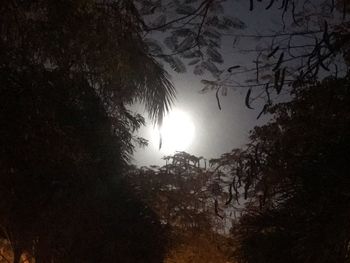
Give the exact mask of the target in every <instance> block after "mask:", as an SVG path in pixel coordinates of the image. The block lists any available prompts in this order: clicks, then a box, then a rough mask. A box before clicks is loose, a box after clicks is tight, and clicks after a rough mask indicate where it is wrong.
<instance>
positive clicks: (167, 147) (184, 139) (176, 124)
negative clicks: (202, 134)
mask: <svg viewBox="0 0 350 263" xmlns="http://www.w3.org/2000/svg"><path fill="white" fill-rule="evenodd" d="M194 133H195V126H194V124H193V121H192V120H191V117H190V116H189V115H188V114H187V113H185V112H184V111H180V110H174V111H171V112H170V113H169V114H168V115H166V116H165V117H164V120H163V124H162V126H161V127H160V129H158V128H153V129H152V139H151V140H152V144H153V145H154V146H155V147H157V149H158V148H159V142H160V138H161V139H162V146H161V149H160V150H161V152H163V153H164V154H173V153H175V152H176V151H185V150H187V149H188V147H189V146H190V145H191V143H192V141H193V138H194Z"/></svg>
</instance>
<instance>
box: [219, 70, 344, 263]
mask: <svg viewBox="0 0 350 263" xmlns="http://www.w3.org/2000/svg"><path fill="white" fill-rule="evenodd" d="M349 83H350V82H349V77H346V78H342V79H335V78H332V77H330V78H326V79H325V80H324V81H322V82H321V83H319V82H316V83H314V84H310V85H307V86H303V87H295V92H294V98H293V100H292V101H290V102H287V103H280V104H277V105H275V106H273V107H271V108H270V109H269V111H270V113H272V114H274V116H275V117H274V120H272V121H271V122H270V123H268V124H266V125H264V126H262V127H257V128H255V129H254V131H253V132H252V134H251V137H250V140H251V143H250V144H249V145H248V146H247V148H245V149H243V150H240V151H238V150H236V151H233V152H232V153H231V154H227V155H224V156H223V157H222V158H221V159H219V160H216V164H217V165H218V170H220V169H221V168H222V169H224V168H226V169H228V170H229V171H230V174H231V175H232V179H233V183H232V184H233V188H234V189H235V190H236V195H235V196H234V197H237V196H238V198H237V199H236V200H237V201H242V199H243V197H244V198H245V199H246V200H247V201H248V202H246V205H245V209H244V210H243V213H242V216H241V218H240V219H239V221H238V223H237V224H236V226H235V227H234V228H233V234H234V237H235V238H236V239H237V247H238V250H237V253H238V254H237V256H238V259H239V261H240V262H348V261H349V240H350V224H349V219H350V206H349V204H350V199H349V196H350V193H349V189H350V188H349V187H350V178H349V172H348V171H349V169H348V166H349V165H348V164H349V161H350V154H349V152H348V149H349V146H350V133H349V128H350V127H349V123H350V119H349V116H350V115H349V112H350V108H349V105H350V100H349V99H350V93H349V92H350V90H349V87H350V86H349ZM232 200H235V198H232Z"/></svg>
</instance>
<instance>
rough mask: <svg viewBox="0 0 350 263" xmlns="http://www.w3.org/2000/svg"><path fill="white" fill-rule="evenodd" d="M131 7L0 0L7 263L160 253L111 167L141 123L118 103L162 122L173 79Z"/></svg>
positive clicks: (158, 257)
mask: <svg viewBox="0 0 350 263" xmlns="http://www.w3.org/2000/svg"><path fill="white" fill-rule="evenodd" d="M130 8H132V6H131V5H130V2H129V1H116V2H100V1H84V2H81V1H74V0H71V1H69V0H67V1H63V2H57V1H32V2H23V1H12V0H11V1H4V2H3V3H1V5H0V17H1V18H0V20H1V22H0V24H1V27H0V32H1V33H0V36H1V37H0V46H1V51H0V58H1V59H0V61H1V63H0V93H1V98H0V100H1V105H2V106H1V111H0V121H1V125H0V126H1V128H0V133H1V139H0V141H1V151H0V170H1V176H0V180H1V186H0V188H1V189H0V195H1V197H0V199H1V201H0V210H1V216H0V226H1V231H0V234H1V238H2V239H4V240H6V242H10V247H11V250H12V251H11V253H12V254H11V253H10V256H11V261H13V262H20V258H21V255H28V256H30V257H32V258H34V259H35V261H36V262H66V261H70V262H82V261H85V262H107V261H122V262H161V261H162V256H163V244H164V242H163V236H162V233H163V228H162V227H161V225H160V224H159V221H158V219H157V216H156V215H155V214H154V213H153V212H152V211H151V210H150V209H149V208H148V207H147V206H146V205H145V204H143V203H142V202H139V201H137V199H136V197H135V196H134V195H133V194H132V192H131V190H130V189H129V188H128V186H127V185H126V184H125V183H124V182H123V180H122V179H121V177H122V173H124V172H125V170H126V168H127V166H126V161H127V160H128V158H129V155H130V154H131V153H132V151H133V144H134V142H135V140H137V138H134V137H133V131H134V130H135V129H137V128H138V127H139V126H140V125H141V124H142V123H143V117H142V116H140V115H133V114H132V113H131V112H130V111H128V110H127V105H129V104H131V103H132V102H134V101H136V100H139V101H141V102H143V103H144V104H145V106H146V109H147V110H148V112H149V114H150V116H151V118H152V119H153V120H154V121H155V122H158V123H160V122H161V121H162V117H163V115H164V113H165V112H166V111H167V110H168V109H169V107H170V104H171V101H172V99H173V98H174V88H173V86H172V84H171V82H170V81H169V79H168V75H167V74H166V72H165V71H164V70H163V69H162V68H161V67H160V65H159V64H158V63H157V62H156V61H155V60H154V59H153V58H152V57H150V56H149V55H148V51H147V47H146V45H145V43H144V41H143V40H142V38H141V37H140V24H139V21H138V19H137V17H136V16H135V15H132V12H131V11H130ZM141 142H143V141H141ZM140 237H141V238H140Z"/></svg>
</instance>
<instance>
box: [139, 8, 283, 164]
mask: <svg viewBox="0 0 350 263" xmlns="http://www.w3.org/2000/svg"><path fill="white" fill-rule="evenodd" d="M256 4H257V6H256V7H255V9H254V10H253V11H249V1H232V2H230V3H228V4H227V5H226V8H225V12H226V13H227V14H228V15H230V16H232V17H237V18H239V19H240V20H242V21H243V22H244V23H245V24H246V26H247V28H246V29H243V30H236V31H234V32H233V33H235V34H245V35H249V34H258V33H260V34H267V33H272V32H275V31H279V30H281V28H282V24H281V23H280V10H278V9H277V7H275V8H271V10H268V11H266V10H265V9H264V7H265V5H266V3H256ZM262 10H264V12H262ZM257 43H258V42H257V41H256V40H255V39H254V38H248V39H246V38H242V39H241V40H240V42H239V44H238V45H239V47H240V48H246V49H249V48H252V49H254V48H255V47H256V45H257ZM222 55H223V57H224V59H225V62H224V64H223V65H221V67H222V68H228V67H230V66H232V65H241V66H244V65H247V66H248V65H250V66H251V64H252V63H253V62H252V61H253V60H254V58H255V57H254V56H252V55H249V54H241V53H239V52H237V48H235V49H234V48H233V47H232V36H227V37H226V38H225V39H224V41H223V47H222ZM169 73H170V74H171V75H172V81H173V83H174V85H175V87H176V90H177V100H176V102H175V105H174V106H173V109H180V110H181V111H184V112H186V113H187V114H188V115H189V116H190V117H191V119H192V120H193V122H194V125H195V129H196V131H195V137H194V139H193V142H192V144H191V145H190V146H189V147H188V148H187V149H186V152H188V153H191V154H194V155H196V156H203V157H204V158H207V159H210V158H216V157H219V156H220V155H221V154H223V153H225V152H228V151H231V150H232V149H233V148H236V147H240V146H242V145H244V144H245V143H246V142H247V139H248V136H249V130H250V129H252V128H253V127H254V126H255V125H258V124H261V123H263V122H264V121H266V120H267V119H268V117H267V116H263V117H262V118H260V119H259V120H257V118H256V117H257V115H258V114H259V111H260V110H261V108H260V107H259V105H255V106H256V107H255V108H256V109H255V110H251V109H248V108H247V107H246V106H245V104H244V98H245V94H246V90H244V89H235V90H234V89H231V90H228V94H227V96H226V97H222V96H221V97H220V103H221V107H222V109H221V110H220V109H219V108H218V106H217V101H216V98H215V92H208V93H205V94H201V93H200V92H199V91H200V90H201V89H202V88H203V85H202V84H201V83H200V80H201V79H202V78H206V77H208V78H209V79H210V76H204V77H203V76H195V75H193V74H191V69H190V68H189V69H188V73H185V74H176V73H174V72H172V71H169ZM245 77H247V76H244V75H242V76H237V78H241V79H242V78H245ZM135 108H136V109H137V111H138V112H140V113H141V114H143V115H144V114H146V113H145V112H144V111H143V110H142V106H137V105H136V106H135ZM151 127H152V124H151V123H150V122H149V121H148V125H147V126H146V127H142V128H141V129H140V131H139V133H138V134H139V135H140V136H142V137H144V138H146V139H149V140H150V139H151V137H152V136H151V134H152V132H151V130H152V128H151ZM164 155H165V154H164V153H163V152H162V151H159V150H158V149H157V146H156V145H152V143H150V145H149V146H148V147H147V148H145V149H138V150H137V151H136V153H135V154H134V161H133V162H134V163H135V164H137V165H139V166H143V165H152V164H156V165H163V164H165V162H164V161H163V160H161V158H162V157H163V156H164Z"/></svg>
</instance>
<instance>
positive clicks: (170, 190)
mask: <svg viewBox="0 0 350 263" xmlns="http://www.w3.org/2000/svg"><path fill="white" fill-rule="evenodd" d="M164 159H165V160H166V165H164V166H162V167H157V166H151V167H142V168H140V169H134V170H130V171H129V173H128V179H129V182H130V184H132V185H133V188H134V189H135V191H136V192H137V193H138V196H139V197H140V199H141V200H143V201H144V202H146V203H147V204H148V205H149V206H150V207H151V208H152V209H153V210H154V211H155V213H156V214H157V215H158V216H159V218H160V220H161V222H162V223H163V224H164V225H166V226H167V228H168V233H167V234H168V235H167V236H168V240H169V241H168V246H167V252H166V255H167V256H166V258H165V262H167V263H171V262H213V260H214V259H215V262H227V261H228V260H229V259H230V256H231V254H232V247H231V246H230V243H229V242H230V239H229V238H228V237H227V236H225V235H223V232H224V230H225V227H226V226H225V222H224V221H223V220H222V219H221V218H218V217H217V215H216V214H215V208H214V206H215V204H216V202H217V201H215V200H216V198H217V195H215V194H213V191H212V188H213V185H215V183H216V182H215V178H213V174H212V173H211V172H210V171H209V170H207V169H205V165H204V160H202V159H203V158H201V157H200V158H198V157H196V156H194V155H191V154H188V153H186V152H177V153H175V154H174V155H171V156H166V157H164ZM200 161H201V162H200Z"/></svg>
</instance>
